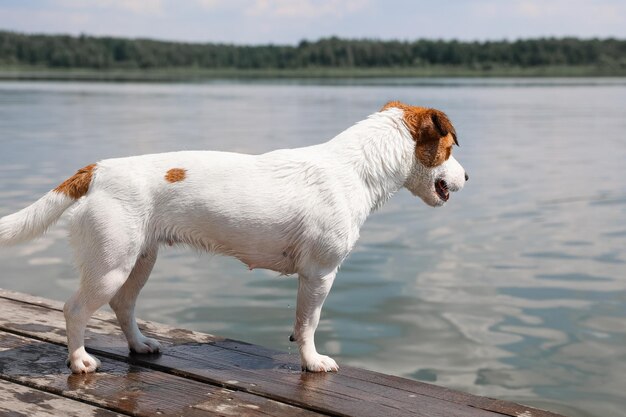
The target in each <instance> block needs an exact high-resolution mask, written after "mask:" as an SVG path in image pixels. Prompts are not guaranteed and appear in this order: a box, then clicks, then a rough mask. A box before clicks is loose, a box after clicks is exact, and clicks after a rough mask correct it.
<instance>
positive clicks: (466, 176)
mask: <svg viewBox="0 0 626 417" xmlns="http://www.w3.org/2000/svg"><path fill="white" fill-rule="evenodd" d="M467 180H469V175H467V172H466V173H465V181H467Z"/></svg>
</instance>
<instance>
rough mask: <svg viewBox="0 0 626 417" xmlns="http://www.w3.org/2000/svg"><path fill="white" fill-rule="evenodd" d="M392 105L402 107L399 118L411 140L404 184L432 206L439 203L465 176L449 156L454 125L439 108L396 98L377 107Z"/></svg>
mask: <svg viewBox="0 0 626 417" xmlns="http://www.w3.org/2000/svg"><path fill="white" fill-rule="evenodd" d="M392 108H394V109H399V110H401V111H402V121H403V122H404V124H405V125H406V128H407V129H408V131H409V133H410V135H411V137H412V138H413V141H415V152H414V154H415V156H414V158H413V167H412V169H411V173H410V175H409V177H408V178H407V180H406V182H405V183H404V187H406V188H407V189H408V190H409V191H411V193H412V194H413V195H416V196H418V197H420V198H421V199H422V200H424V202H425V203H426V204H428V205H430V206H432V207H438V206H443V205H444V204H445V203H446V202H447V201H448V199H449V198H450V192H455V191H459V190H460V189H462V188H463V186H464V185H465V182H466V181H467V180H468V179H469V177H468V175H467V173H466V172H465V170H464V169H463V167H462V166H461V164H459V163H458V162H457V161H456V159H454V157H453V156H452V147H453V145H457V146H458V145H459V143H458V141H457V138H456V131H455V130H454V126H452V123H451V122H450V119H448V116H446V115H445V113H443V112H442V111H439V110H435V109H429V108H425V107H416V106H408V105H406V104H403V103H400V102H398V101H392V102H389V103H387V104H386V105H385V106H384V107H383V108H382V110H381V111H385V110H388V109H392Z"/></svg>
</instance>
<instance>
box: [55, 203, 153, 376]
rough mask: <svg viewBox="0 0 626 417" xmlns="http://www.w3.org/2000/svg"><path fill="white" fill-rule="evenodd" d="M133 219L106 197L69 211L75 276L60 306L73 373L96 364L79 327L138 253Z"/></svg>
mask: <svg viewBox="0 0 626 417" xmlns="http://www.w3.org/2000/svg"><path fill="white" fill-rule="evenodd" d="M139 220H140V219H137V218H135V217H133V216H132V214H131V213H129V211H127V210H125V209H124V207H123V206H122V205H121V204H119V203H117V202H116V201H115V200H113V199H110V198H107V196H106V195H97V194H96V195H92V196H90V197H88V199H87V200H86V201H84V202H83V203H82V204H81V205H80V206H79V207H77V210H76V211H75V213H74V215H73V217H72V222H71V224H70V241H71V243H72V246H73V247H74V251H75V254H76V262H77V265H78V267H79V270H80V272H81V279H80V286H79V288H78V291H76V293H74V295H72V296H71V297H70V299H69V300H68V301H67V302H66V303H65V307H64V308H63V312H64V313H65V322H66V328H67V345H68V346H67V347H68V350H69V356H68V362H69V363H68V365H69V367H70V368H71V370H72V372H74V373H87V372H94V371H95V370H96V369H97V368H98V367H99V366H100V363H99V361H98V360H97V359H96V358H94V357H93V356H91V355H89V354H88V353H87V352H86V351H85V341H84V338H85V327H86V326H87V322H88V321H89V318H90V317H91V315H92V314H93V313H94V312H95V311H96V310H97V309H99V308H100V307H102V306H103V305H105V304H107V303H108V302H109V301H111V299H112V298H113V296H114V295H115V294H116V293H117V292H118V291H119V289H120V288H122V285H124V282H126V280H127V278H128V276H129V275H130V273H131V271H132V270H133V267H134V265H135V263H136V262H137V259H138V258H139V255H140V253H141V245H142V241H143V239H142V234H141V227H140V226H139V224H140V223H139Z"/></svg>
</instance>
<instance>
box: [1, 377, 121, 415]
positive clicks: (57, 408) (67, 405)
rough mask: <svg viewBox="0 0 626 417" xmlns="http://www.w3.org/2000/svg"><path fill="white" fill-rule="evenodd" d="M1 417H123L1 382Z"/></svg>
mask: <svg viewBox="0 0 626 417" xmlns="http://www.w3.org/2000/svg"><path fill="white" fill-rule="evenodd" d="M0 415H2V416H6V417H58V416H64V417H121V416H122V414H118V413H114V412H113V411H109V410H106V409H104V408H100V407H93V406H91V405H88V404H84V403H81V402H78V401H74V400H70V399H67V398H64V397H61V396H58V395H53V394H49V393H47V392H44V391H40V390H37V389H33V388H29V387H27V386H24V385H19V384H14V383H12V382H8V381H3V380H0Z"/></svg>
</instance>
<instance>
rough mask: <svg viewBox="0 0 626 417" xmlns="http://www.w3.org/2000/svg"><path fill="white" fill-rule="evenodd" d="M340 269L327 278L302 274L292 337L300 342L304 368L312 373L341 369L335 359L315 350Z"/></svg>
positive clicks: (299, 281) (299, 280) (299, 279)
mask: <svg viewBox="0 0 626 417" xmlns="http://www.w3.org/2000/svg"><path fill="white" fill-rule="evenodd" d="M336 273H337V270H335V271H333V272H332V273H330V274H328V275H325V276H323V277H316V278H309V277H306V276H304V275H301V274H300V275H299V276H298V301H297V305H296V323H295V325H294V332H293V338H292V340H293V341H295V342H298V348H299V350H300V359H301V363H302V370H306V371H311V372H330V371H337V370H338V369H339V367H338V366H337V363H336V362H335V361H334V359H333V358H331V357H329V356H325V355H320V354H319V353H317V350H316V349H315V330H316V329H317V325H318V324H319V321H320V314H321V312H322V305H323V304H324V300H326V296H327V295H328V293H329V291H330V288H331V287H332V285H333V281H334V280H335V274H336Z"/></svg>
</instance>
